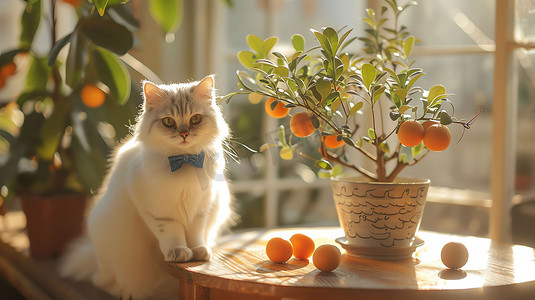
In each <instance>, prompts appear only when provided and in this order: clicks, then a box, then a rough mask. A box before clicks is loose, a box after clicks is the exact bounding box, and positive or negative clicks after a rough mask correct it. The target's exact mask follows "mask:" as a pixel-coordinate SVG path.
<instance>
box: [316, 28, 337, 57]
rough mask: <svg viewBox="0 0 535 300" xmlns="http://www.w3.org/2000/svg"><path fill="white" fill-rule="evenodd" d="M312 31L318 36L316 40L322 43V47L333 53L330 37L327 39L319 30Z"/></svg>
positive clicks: (328, 52)
mask: <svg viewBox="0 0 535 300" xmlns="http://www.w3.org/2000/svg"><path fill="white" fill-rule="evenodd" d="M312 32H313V33H314V36H316V40H318V42H319V43H320V45H321V48H323V50H325V51H326V52H327V54H330V55H332V50H331V44H330V42H329V39H327V37H325V36H324V35H323V34H322V33H321V32H319V31H316V30H312Z"/></svg>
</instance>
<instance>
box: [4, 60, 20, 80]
mask: <svg viewBox="0 0 535 300" xmlns="http://www.w3.org/2000/svg"><path fill="white" fill-rule="evenodd" d="M16 70H17V65H16V64H15V63H14V62H9V63H7V64H5V65H3V66H2V68H1V69H0V76H1V77H4V78H7V77H8V76H11V75H13V74H15V71H16Z"/></svg>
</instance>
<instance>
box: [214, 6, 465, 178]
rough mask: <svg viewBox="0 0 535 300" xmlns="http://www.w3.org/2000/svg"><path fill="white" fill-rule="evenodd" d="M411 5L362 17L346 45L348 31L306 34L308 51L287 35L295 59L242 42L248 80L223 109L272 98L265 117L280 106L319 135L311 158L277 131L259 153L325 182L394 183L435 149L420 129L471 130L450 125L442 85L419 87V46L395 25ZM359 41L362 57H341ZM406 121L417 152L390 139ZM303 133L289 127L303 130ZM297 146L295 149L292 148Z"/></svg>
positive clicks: (269, 43)
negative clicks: (275, 150)
mask: <svg viewBox="0 0 535 300" xmlns="http://www.w3.org/2000/svg"><path fill="white" fill-rule="evenodd" d="M412 4H413V2H409V3H407V4H405V5H400V4H399V3H398V1H397V0H386V1H385V2H384V5H383V6H382V7H381V11H380V12H379V13H377V12H375V11H374V10H372V9H367V16H366V17H365V18H363V21H364V22H365V24H366V26H367V28H366V29H365V32H366V35H365V36H364V37H360V38H357V37H352V36H351V33H352V30H351V29H350V30H345V29H342V30H338V31H337V30H335V29H333V28H330V27H326V28H323V29H322V30H319V31H318V30H313V29H312V30H311V31H312V33H313V34H314V37H315V39H316V45H315V46H313V47H312V48H309V49H306V48H305V39H304V37H303V36H301V35H299V34H296V35H293V36H292V44H293V48H294V52H293V53H290V54H287V55H285V54H283V53H280V52H272V51H271V50H272V49H273V48H274V46H275V45H276V43H277V41H278V39H277V37H270V38H268V39H266V40H262V39H260V38H259V37H257V36H254V35H249V36H247V43H248V45H249V46H250V48H251V51H240V52H239V53H238V55H237V56H238V60H239V61H240V63H241V64H242V65H243V66H244V67H245V68H247V69H248V70H249V71H250V73H248V72H245V71H241V70H239V71H238V72H237V77H238V86H239V90H238V91H236V92H233V93H230V94H228V95H226V96H224V97H223V98H222V101H226V102H228V101H230V100H231V99H232V98H233V97H234V96H236V95H240V94H249V95H250V97H251V96H252V97H253V98H256V99H258V97H259V96H267V97H271V98H274V99H276V101H273V102H272V103H271V105H270V106H266V110H274V109H276V107H277V105H280V103H282V104H283V105H284V108H287V109H290V111H291V112H292V113H293V112H296V113H297V112H300V111H305V112H307V113H308V114H309V115H310V121H307V122H310V123H311V124H312V126H313V129H314V130H313V131H317V132H319V134H320V135H321V139H319V143H320V147H319V153H318V156H319V157H316V158H314V157H311V156H309V155H304V154H303V153H301V152H300V151H298V147H297V144H298V142H299V139H298V138H293V137H295V136H296V135H295V130H294V129H292V128H291V132H292V133H293V134H292V135H290V136H289V137H288V138H287V135H286V134H285V133H286V132H287V130H285V128H284V127H283V126H282V125H281V127H280V128H279V132H278V140H279V142H278V144H277V145H265V146H264V147H262V148H261V149H260V150H265V149H266V148H268V147H270V146H277V147H280V156H281V158H283V159H291V158H293V153H297V154H300V155H303V156H305V157H308V158H311V159H314V160H315V161H316V163H315V165H316V166H317V167H318V168H320V169H321V170H322V171H321V170H320V173H319V175H320V176H323V177H329V176H336V175H337V174H339V173H340V170H341V167H340V166H344V167H347V168H350V169H353V170H355V171H357V172H358V173H360V174H362V175H363V176H365V177H367V178H369V179H370V180H373V181H384V182H391V181H393V180H394V179H395V178H396V176H398V174H399V173H400V172H401V171H402V170H403V169H404V168H405V167H406V166H411V165H414V164H416V163H418V162H419V161H420V160H421V159H422V158H423V157H424V156H425V155H426V154H427V153H428V152H429V148H432V149H436V148H438V147H431V145H430V144H431V139H429V142H428V144H427V145H426V144H425V143H424V141H425V139H424V129H423V126H422V124H421V123H423V122H425V121H432V122H436V123H437V125H436V126H437V127H438V126H440V127H441V128H440V130H439V131H440V132H441V133H444V134H448V135H449V130H448V129H447V128H446V127H444V126H446V125H450V124H452V123H457V124H461V125H462V126H464V127H465V128H469V127H470V125H471V124H472V123H473V122H474V120H475V117H474V119H472V120H470V121H468V122H465V121H462V120H458V119H457V118H455V117H454V106H453V103H452V102H451V101H450V100H449V97H450V96H451V94H448V93H447V92H446V88H445V87H444V86H443V85H440V84H437V85H434V86H432V87H431V88H429V89H423V88H421V87H419V86H418V85H417V83H418V80H419V79H420V78H421V77H422V76H424V75H425V73H424V71H423V70H422V69H421V68H418V67H415V61H414V60H412V59H411V57H410V54H411V51H412V49H413V46H414V45H415V43H416V42H417V39H416V38H415V37H414V36H412V35H410V33H409V32H408V30H407V28H406V27H405V26H402V25H399V24H398V20H399V16H400V15H401V14H402V13H403V12H405V10H406V9H407V8H408V7H409V6H411V5H412ZM357 41H359V42H361V43H363V49H362V51H361V52H360V53H348V52H346V49H348V48H347V47H348V46H349V45H351V44H352V43H355V42H357ZM365 116H367V118H365ZM301 117H302V116H301ZM301 119H306V118H301ZM388 119H390V120H388ZM366 120H368V122H366ZM407 121H412V122H416V123H417V124H416V127H422V128H421V132H418V133H415V134H416V135H418V137H417V139H419V140H418V142H417V145H411V146H410V147H405V146H403V145H402V143H400V142H399V141H397V139H395V138H393V137H395V136H398V133H400V132H399V130H400V127H401V126H402V124H404V123H405V122H407ZM290 124H292V122H290ZM438 124H439V125H438ZM305 125H307V124H304V125H299V124H297V125H295V126H298V127H307V126H305ZM430 125H435V124H430ZM308 127H310V126H308ZM444 128H445V129H444ZM418 130H420V129H418ZM409 133H410V134H412V132H409ZM299 135H302V133H300V134H299ZM403 135H406V133H403ZM425 135H427V130H425ZM328 136H336V141H337V142H339V143H340V142H342V141H343V142H344V143H345V147H343V148H342V149H341V150H337V149H329V148H328V147H326V142H325V141H326V138H327V137H328ZM309 137H313V135H310V136H309ZM398 137H399V138H400V139H401V138H402V136H401V135H399V136H398ZM331 138H332V137H331ZM296 139H297V143H293V142H294V141H295V140H296ZM316 140H317V139H316ZM447 143H448V144H449V140H447ZM327 146H328V145H327ZM446 147H447V145H446ZM349 149H354V150H356V151H357V152H358V153H360V154H361V155H363V156H364V157H365V158H366V159H369V160H370V161H372V162H373V163H374V164H375V170H368V169H366V168H364V167H362V166H360V165H356V164H353V163H351V161H350V160H349V159H348V155H347V151H348V150H349ZM390 165H391V166H390Z"/></svg>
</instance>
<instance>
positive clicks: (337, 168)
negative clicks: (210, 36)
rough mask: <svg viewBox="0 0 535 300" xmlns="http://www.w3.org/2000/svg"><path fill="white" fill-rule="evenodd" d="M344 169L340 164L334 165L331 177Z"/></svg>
mask: <svg viewBox="0 0 535 300" xmlns="http://www.w3.org/2000/svg"><path fill="white" fill-rule="evenodd" d="M343 171H344V168H342V166H341V165H335V166H334V167H333V169H332V170H331V177H336V176H338V175H340V174H342V172H343Z"/></svg>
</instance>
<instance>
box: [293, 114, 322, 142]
mask: <svg viewBox="0 0 535 300" xmlns="http://www.w3.org/2000/svg"><path fill="white" fill-rule="evenodd" d="M290 130H291V131H292V133H293V134H294V135H295V136H298V137H307V136H309V135H311V134H312V133H313V132H314V130H316V128H314V125H312V117H311V116H310V115H309V114H308V113H306V112H300V113H297V114H295V115H293V116H292V118H291V119H290Z"/></svg>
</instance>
